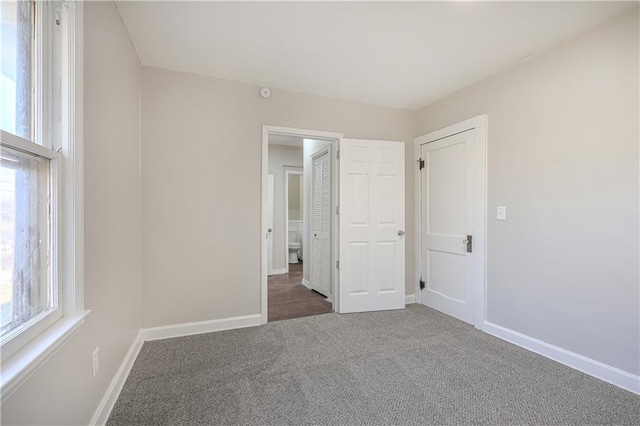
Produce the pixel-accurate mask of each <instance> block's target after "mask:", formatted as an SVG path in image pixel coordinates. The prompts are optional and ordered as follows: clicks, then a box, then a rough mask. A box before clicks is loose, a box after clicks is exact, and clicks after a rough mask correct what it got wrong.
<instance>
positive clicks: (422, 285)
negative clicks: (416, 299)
mask: <svg viewBox="0 0 640 426" xmlns="http://www.w3.org/2000/svg"><path fill="white" fill-rule="evenodd" d="M424 287H425V283H424V281H423V280H422V278H420V290H424Z"/></svg>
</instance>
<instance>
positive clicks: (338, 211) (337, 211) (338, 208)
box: [336, 206, 340, 214]
mask: <svg viewBox="0 0 640 426" xmlns="http://www.w3.org/2000/svg"><path fill="white" fill-rule="evenodd" d="M336 214H340V206H336Z"/></svg>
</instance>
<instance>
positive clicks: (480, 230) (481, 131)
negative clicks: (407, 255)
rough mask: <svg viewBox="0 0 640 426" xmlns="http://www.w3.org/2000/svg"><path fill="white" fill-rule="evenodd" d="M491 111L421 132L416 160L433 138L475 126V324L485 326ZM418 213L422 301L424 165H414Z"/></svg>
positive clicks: (419, 293)
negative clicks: (477, 200) (478, 195)
mask: <svg viewBox="0 0 640 426" xmlns="http://www.w3.org/2000/svg"><path fill="white" fill-rule="evenodd" d="M487 127H488V116H487V114H482V115H478V116H476V117H473V118H470V119H468V120H464V121H461V122H459V123H456V124H453V125H451V126H447V127H445V128H443V129H440V130H436V131H434V132H431V133H427V134H425V135H422V136H418V137H417V138H415V139H414V164H416V162H417V161H418V159H419V158H420V147H421V146H422V145H424V144H427V143H429V142H435V141H437V140H440V139H443V138H446V137H449V136H453V135H455V134H458V133H462V132H466V131H467V130H471V129H475V130H476V131H475V133H474V135H475V143H476V145H475V147H474V148H475V149H474V152H475V154H476V158H474V173H475V176H474V182H475V185H476V188H475V190H477V191H481V192H482V194H483V196H482V197H481V200H480V201H481V202H480V204H481V206H474V207H475V208H474V225H475V227H474V228H475V229H474V236H473V239H474V241H475V242H477V243H479V244H474V251H475V253H474V254H475V255H477V257H476V258H475V259H478V258H480V259H479V260H476V261H475V262H474V265H473V280H474V295H473V325H474V326H475V327H476V328H478V329H480V330H482V329H483V326H484V322H485V317H486V292H487V238H486V236H487V193H488V191H487V171H488V167H487V158H488V156H487V145H488V144H487V142H488V140H487ZM414 182H415V183H416V185H415V193H414V195H415V196H414V199H415V202H414V217H415V229H416V239H415V295H416V303H422V291H421V290H420V276H421V274H422V223H421V220H420V219H421V214H420V213H421V212H420V208H421V204H422V187H421V186H422V180H421V179H420V169H419V168H418V167H417V166H415V167H414Z"/></svg>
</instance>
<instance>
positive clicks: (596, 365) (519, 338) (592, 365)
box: [482, 322, 640, 395]
mask: <svg viewBox="0 0 640 426" xmlns="http://www.w3.org/2000/svg"><path fill="white" fill-rule="evenodd" d="M482 329H483V330H484V331H485V332H486V333H488V334H491V335H492V336H495V337H498V338H500V339H502V340H506V341H507V342H509V343H513V344H514V345H518V346H520V347H522V348H525V349H527V350H530V351H531V352H535V353H537V354H539V355H542V356H544V357H547V358H549V359H552V360H554V361H557V362H559V363H560V364H564V365H566V366H568V367H571V368H574V369H576V370H579V371H582V372H583V373H586V374H588V375H590V376H593V377H595V378H597V379H600V380H603V381H605V382H607V383H611V384H612V385H615V386H618V387H619V388H622V389H625V390H628V391H630V392H633V393H636V394H638V395H640V376H636V375H634V374H631V373H628V372H626V371H624V370H621V369H619V368H616V367H612V366H610V365H607V364H604V363H602V362H600V361H596V360H593V359H591V358H587V357H585V356H583V355H580V354H577V353H575V352H571V351H568V350H566V349H562V348H560V347H558V346H554V345H552V344H550V343H546V342H543V341H542V340H538V339H535V338H533V337H529V336H527V335H525V334H522V333H518V332H517V331H513V330H510V329H508V328H506V327H502V326H500V325H497V324H493V323H490V322H485V323H484V325H483V328H482Z"/></svg>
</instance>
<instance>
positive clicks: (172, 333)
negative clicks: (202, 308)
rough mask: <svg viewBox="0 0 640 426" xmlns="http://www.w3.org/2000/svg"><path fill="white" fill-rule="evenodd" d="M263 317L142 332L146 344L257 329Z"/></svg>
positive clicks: (200, 322) (242, 317) (167, 327)
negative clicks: (185, 337) (248, 328)
mask: <svg viewBox="0 0 640 426" xmlns="http://www.w3.org/2000/svg"><path fill="white" fill-rule="evenodd" d="M260 320H261V315H260V314H254V315H245V316H241V317H231V318H222V319H217V320H209V321H199V322H187V323H183V324H172V325H165V326H160V327H152V328H143V329H141V330H140V332H141V333H142V338H143V339H144V341H145V342H147V341H150V340H159V339H170V338H172V337H182V336H191V335H193V334H202V333H211V332H214V331H223V330H233V329H235V328H244V327H255V326H257V325H260V324H261V321H260Z"/></svg>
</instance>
